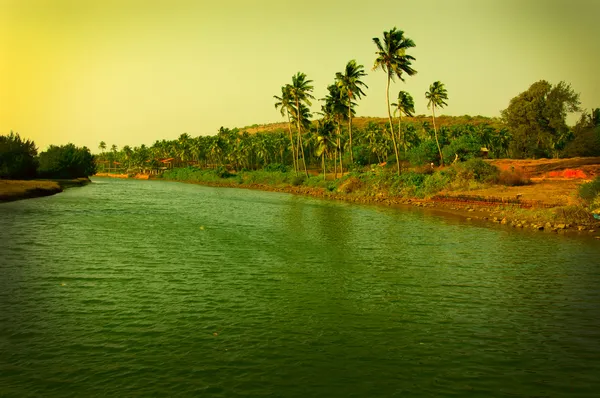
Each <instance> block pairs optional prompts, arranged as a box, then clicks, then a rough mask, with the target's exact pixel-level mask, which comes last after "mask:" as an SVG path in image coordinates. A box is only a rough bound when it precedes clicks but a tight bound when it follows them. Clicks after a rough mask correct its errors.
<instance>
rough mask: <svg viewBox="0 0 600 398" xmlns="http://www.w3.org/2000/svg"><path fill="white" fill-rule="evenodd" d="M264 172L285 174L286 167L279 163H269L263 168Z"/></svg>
mask: <svg viewBox="0 0 600 398" xmlns="http://www.w3.org/2000/svg"><path fill="white" fill-rule="evenodd" d="M263 170H264V171H278V172H280V173H287V172H288V167H287V166H286V165H284V164H281V163H269V164H268V165H266V166H265V167H264V168H263Z"/></svg>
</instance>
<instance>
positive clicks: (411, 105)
mask: <svg viewBox="0 0 600 398" xmlns="http://www.w3.org/2000/svg"><path fill="white" fill-rule="evenodd" d="M397 101H398V102H397V103H395V104H392V106H393V107H395V108H396V110H395V111H394V114H396V112H398V140H400V138H402V147H403V148H404V155H406V137H405V134H403V133H402V115H404V116H406V117H412V116H413V114H414V112H415V101H414V100H413V97H412V96H411V95H410V94H409V93H407V92H406V91H400V92H399V93H398V100H397Z"/></svg>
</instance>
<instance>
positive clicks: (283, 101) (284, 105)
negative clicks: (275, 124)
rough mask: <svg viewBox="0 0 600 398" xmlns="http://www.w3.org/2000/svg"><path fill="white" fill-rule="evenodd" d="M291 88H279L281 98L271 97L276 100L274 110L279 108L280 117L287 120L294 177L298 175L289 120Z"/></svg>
mask: <svg viewBox="0 0 600 398" xmlns="http://www.w3.org/2000/svg"><path fill="white" fill-rule="evenodd" d="M291 87H292V86H290V85H289V84H286V85H285V86H282V87H281V97H278V96H276V95H274V96H273V98H275V99H276V100H277V102H276V103H275V109H277V108H281V116H284V114H285V116H286V117H287V120H288V130H289V133H290V142H291V145H292V153H293V156H292V161H293V162H294V171H295V172H296V175H298V165H297V163H296V157H297V155H296V150H295V148H294V137H293V135H292V121H291V119H290V113H291V112H290V110H291V108H293V103H292V100H291V95H290V89H291Z"/></svg>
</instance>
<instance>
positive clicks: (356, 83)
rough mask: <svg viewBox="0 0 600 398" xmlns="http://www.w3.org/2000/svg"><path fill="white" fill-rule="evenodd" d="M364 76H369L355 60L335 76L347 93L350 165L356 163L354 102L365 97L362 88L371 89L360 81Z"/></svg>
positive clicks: (338, 83) (341, 88)
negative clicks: (353, 144) (353, 132)
mask: <svg viewBox="0 0 600 398" xmlns="http://www.w3.org/2000/svg"><path fill="white" fill-rule="evenodd" d="M364 76H367V74H366V73H365V72H364V69H363V66H362V65H358V64H357V63H356V61H355V60H351V61H349V62H348V63H347V64H346V69H345V70H344V73H340V72H337V73H336V74H335V79H336V82H337V85H338V86H339V87H340V90H341V91H342V92H345V93H346V101H347V104H348V105H347V106H348V135H349V137H350V140H349V142H348V144H349V147H350V163H354V155H353V154H352V105H353V104H352V100H353V99H354V97H356V98H358V99H360V98H361V96H363V95H365V93H364V92H363V91H362V89H361V87H365V88H369V87H368V86H367V85H366V84H365V83H363V82H362V81H361V80H360V78H361V77H364Z"/></svg>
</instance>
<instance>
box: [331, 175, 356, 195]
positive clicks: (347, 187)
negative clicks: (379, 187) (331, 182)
mask: <svg viewBox="0 0 600 398" xmlns="http://www.w3.org/2000/svg"><path fill="white" fill-rule="evenodd" d="M361 186H362V182H361V181H360V180H359V179H358V178H356V177H353V176H352V177H349V178H347V179H346V180H345V181H343V182H342V183H341V184H340V185H339V186H338V189H337V190H338V192H342V193H352V192H354V191H356V190H357V189H358V188H360V187H361Z"/></svg>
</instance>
